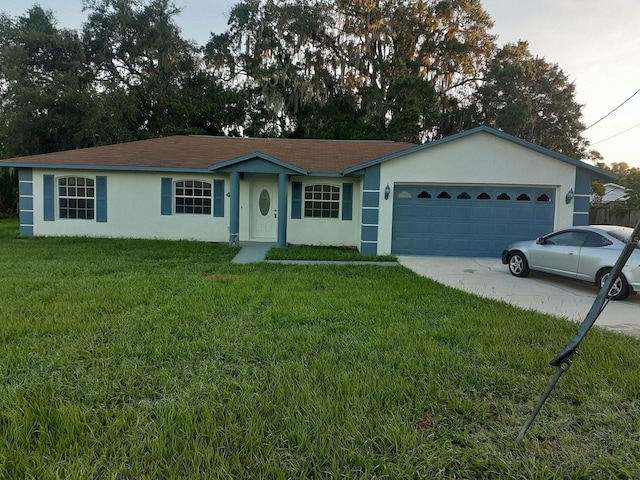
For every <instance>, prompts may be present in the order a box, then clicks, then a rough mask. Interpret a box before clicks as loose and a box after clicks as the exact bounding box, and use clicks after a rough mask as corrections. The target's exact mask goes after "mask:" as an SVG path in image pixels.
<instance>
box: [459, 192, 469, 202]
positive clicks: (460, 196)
mask: <svg viewBox="0 0 640 480" xmlns="http://www.w3.org/2000/svg"><path fill="white" fill-rule="evenodd" d="M470 198H471V195H469V194H468V193H467V192H462V193H461V194H460V195H458V200H469V199H470Z"/></svg>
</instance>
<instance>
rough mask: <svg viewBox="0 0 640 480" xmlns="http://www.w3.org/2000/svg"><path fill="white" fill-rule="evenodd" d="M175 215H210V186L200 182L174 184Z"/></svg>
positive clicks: (191, 181) (181, 181)
mask: <svg viewBox="0 0 640 480" xmlns="http://www.w3.org/2000/svg"><path fill="white" fill-rule="evenodd" d="M175 192H176V213H177V214H178V213H187V214H195V215H211V184H210V183H209V182H203V181H201V180H180V181H178V182H176V183H175Z"/></svg>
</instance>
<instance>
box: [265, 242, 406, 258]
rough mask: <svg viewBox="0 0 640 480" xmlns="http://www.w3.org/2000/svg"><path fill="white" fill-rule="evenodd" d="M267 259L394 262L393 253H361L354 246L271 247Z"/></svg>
mask: <svg viewBox="0 0 640 480" xmlns="http://www.w3.org/2000/svg"><path fill="white" fill-rule="evenodd" d="M266 258H267V260H320V261H340V262H396V261H397V260H398V259H397V258H396V257H394V256H393V255H362V254H361V253H360V252H359V251H358V250H357V249H355V248H348V247H332V246H324V247H316V246H308V245H292V246H289V247H287V248H272V249H270V250H269V251H268V252H267V256H266Z"/></svg>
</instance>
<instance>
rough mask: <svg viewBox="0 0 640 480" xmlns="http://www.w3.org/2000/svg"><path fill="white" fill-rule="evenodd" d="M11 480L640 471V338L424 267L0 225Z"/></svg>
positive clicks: (3, 386)
mask: <svg viewBox="0 0 640 480" xmlns="http://www.w3.org/2000/svg"><path fill="white" fill-rule="evenodd" d="M0 253H1V254H0V271H2V273H3V278H2V281H1V282H0V298H1V299H2V303H1V305H0V352H1V353H0V358H1V359H2V361H1V362H0V369H1V374H0V379H1V380H0V429H1V432H2V435H0V478H7V479H15V478H37V479H58V478H64V479H86V478H92V479H115V478H118V479H156V478H161V479H179V478H184V479H187V478H189V479H194V478H195V479H198V478H202V479H204V478H214V479H215V478H220V479H227V478H229V479H231V478H266V479H272V478H273V479H280V478H282V479H284V478H300V479H302V478H392V479H398V478H436V479H437V478H487V479H488V478H510V479H512V478H516V479H517V478H521V479H535V478H545V479H547V478H558V479H565V478H570V479H580V478H585V479H587V478H638V477H640V369H639V368H638V363H639V361H640V360H638V359H639V358H640V342H639V341H638V340H636V339H633V338H631V337H626V336H622V335H619V334H614V333H611V332H606V331H602V330H599V329H596V330H594V331H592V332H590V334H589V336H588V337H587V338H586V339H585V341H584V342H583V345H582V348H581V353H582V355H581V356H579V357H576V359H575V361H574V365H573V367H572V368H571V370H570V371H569V372H568V373H566V374H565V375H564V376H563V378H562V380H561V381H560V383H559V384H558V386H557V388H556V390H555V391H554V392H553V394H552V396H551V398H550V400H549V401H548V402H547V405H545V408H544V409H543V410H542V412H541V414H540V416H539V418H538V420H537V421H536V423H535V424H534V425H533V426H532V428H531V430H530V431H529V433H528V435H527V438H526V439H525V441H524V442H523V443H522V444H520V445H516V444H515V441H514V439H515V436H516V435H517V433H518V431H519V429H520V427H521V426H522V424H523V423H524V421H525V420H526V417H527V415H528V414H529V413H530V411H531V409H532V407H533V405H534V403H535V402H536V401H537V399H538V397H539V395H540V394H541V392H542V391H543V390H544V388H545V387H546V384H547V382H548V381H549V379H550V377H551V375H552V374H553V373H554V370H553V369H552V368H551V367H549V365H548V361H549V360H550V359H551V358H552V357H553V356H554V355H555V354H556V353H557V352H558V351H559V350H560V349H561V348H562V347H564V345H565V344H566V343H567V342H568V340H569V339H570V338H571V337H572V336H573V334H574V333H575V331H576V328H577V325H576V324H574V323H568V322H565V321H563V320H560V319H557V318H553V317H550V316H546V315H542V314H537V313H534V312H527V311H523V310H520V309H517V308H514V307H511V306H509V305H506V304H502V303H499V302H494V301H490V300H485V299H481V298H478V297H475V296H472V295H467V294H464V293H461V292H457V291H455V290H452V289H449V288H447V287H444V286H442V285H439V284H437V283H435V282H432V281H430V280H428V279H425V278H421V277H419V276H417V275H415V274H413V273H412V272H410V271H409V270H407V269H404V268H402V267H398V268H392V269H389V268H379V267H376V266H372V265H343V266H326V265H320V266H297V265H274V264H266V263H264V264H252V265H233V264H231V263H230V260H231V259H232V258H233V256H234V254H235V253H236V251H235V250H232V249H229V248H227V247H225V246H219V245H212V244H206V243H198V242H168V241H143V240H109V239H86V238H22V237H19V236H18V235H17V224H16V222H15V221H14V220H3V221H0Z"/></svg>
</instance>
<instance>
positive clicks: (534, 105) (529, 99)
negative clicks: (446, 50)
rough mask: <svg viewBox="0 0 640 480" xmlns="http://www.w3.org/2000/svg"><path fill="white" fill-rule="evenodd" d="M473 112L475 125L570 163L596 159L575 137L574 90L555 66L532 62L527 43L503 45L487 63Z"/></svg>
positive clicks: (578, 126) (578, 112)
mask: <svg viewBox="0 0 640 480" xmlns="http://www.w3.org/2000/svg"><path fill="white" fill-rule="evenodd" d="M476 107H477V108H478V115H477V121H478V122H479V123H484V124H488V125H491V126H493V127H495V128H498V129H500V130H503V131H505V132H507V133H510V134H512V135H515V136H517V137H520V138H522V139H524V140H528V141H530V142H533V143H536V144H538V145H541V146H543V147H546V148H549V149H552V150H555V151H558V152H560V153H564V154H565V155H568V156H571V157H574V158H578V159H583V158H596V159H597V158H600V157H599V154H597V152H593V151H589V150H588V147H589V142H588V141H587V139H585V138H584V137H583V136H582V135H581V133H580V132H582V131H583V130H584V128H585V126H584V124H583V123H582V120H581V117H582V106H581V105H580V104H578V103H577V102H576V99H575V85H574V84H573V83H572V82H569V79H568V77H567V75H566V74H565V73H564V72H563V71H562V70H561V69H560V68H559V67H558V65H556V64H552V63H549V62H547V61H546V60H545V59H544V58H539V57H534V56H532V55H531V53H530V52H529V46H528V43H527V42H523V41H520V42H518V43H517V44H508V45H505V46H504V47H503V48H502V49H501V50H500V51H499V52H498V53H497V54H496V56H495V58H494V59H493V60H492V61H490V62H489V64H488V67H487V73H486V75H485V77H484V81H483V84H482V86H481V87H480V88H479V89H478V93H477V105H476Z"/></svg>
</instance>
